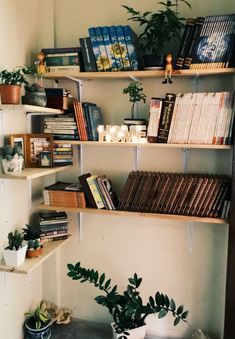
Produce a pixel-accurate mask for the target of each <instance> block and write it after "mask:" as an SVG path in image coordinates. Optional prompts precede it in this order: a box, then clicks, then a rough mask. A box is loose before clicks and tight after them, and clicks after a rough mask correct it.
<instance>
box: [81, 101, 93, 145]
mask: <svg viewBox="0 0 235 339" xmlns="http://www.w3.org/2000/svg"><path fill="white" fill-rule="evenodd" d="M82 107H83V112H84V116H85V119H86V125H87V138H88V140H90V141H92V140H93V136H92V128H91V121H90V115H89V103H86V102H83V104H82Z"/></svg>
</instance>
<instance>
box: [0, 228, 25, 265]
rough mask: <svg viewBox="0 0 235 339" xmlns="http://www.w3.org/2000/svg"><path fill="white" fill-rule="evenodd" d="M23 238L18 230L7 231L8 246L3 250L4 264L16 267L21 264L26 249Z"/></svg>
mask: <svg viewBox="0 0 235 339" xmlns="http://www.w3.org/2000/svg"><path fill="white" fill-rule="evenodd" d="M23 240H24V239H23V235H22V233H20V232H19V231H18V230H15V231H14V233H13V232H10V233H8V246H7V247H6V248H5V249H4V250H3V257H4V260H5V264H6V266H10V267H18V266H20V265H21V264H23V262H24V260H25V254H26V250H27V244H26V245H23Z"/></svg>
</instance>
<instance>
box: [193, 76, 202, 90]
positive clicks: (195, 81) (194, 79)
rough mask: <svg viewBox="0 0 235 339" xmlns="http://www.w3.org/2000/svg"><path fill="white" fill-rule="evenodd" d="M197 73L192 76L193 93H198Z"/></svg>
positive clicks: (198, 78)
mask: <svg viewBox="0 0 235 339" xmlns="http://www.w3.org/2000/svg"><path fill="white" fill-rule="evenodd" d="M199 80H200V77H199V73H196V75H194V77H193V92H194V93H198V89H199Z"/></svg>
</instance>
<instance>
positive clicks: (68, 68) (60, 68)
mask: <svg viewBox="0 0 235 339" xmlns="http://www.w3.org/2000/svg"><path fill="white" fill-rule="evenodd" d="M80 70H81V68H80V66H79V65H73V66H50V67H48V72H50V73H55V72H65V73H66V72H68V71H76V72H80Z"/></svg>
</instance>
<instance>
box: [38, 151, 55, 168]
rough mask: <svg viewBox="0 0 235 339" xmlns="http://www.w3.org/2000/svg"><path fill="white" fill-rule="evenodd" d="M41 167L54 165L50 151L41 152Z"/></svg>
mask: <svg viewBox="0 0 235 339" xmlns="http://www.w3.org/2000/svg"><path fill="white" fill-rule="evenodd" d="M39 167H52V159H51V152H50V151H42V152H41V153H39Z"/></svg>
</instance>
